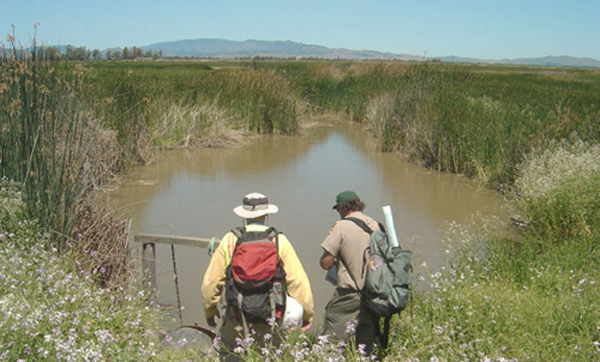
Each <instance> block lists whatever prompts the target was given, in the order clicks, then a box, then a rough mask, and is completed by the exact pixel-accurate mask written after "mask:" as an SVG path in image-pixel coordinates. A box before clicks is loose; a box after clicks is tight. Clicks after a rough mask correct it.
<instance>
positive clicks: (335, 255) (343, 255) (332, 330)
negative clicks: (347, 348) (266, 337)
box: [320, 190, 380, 353]
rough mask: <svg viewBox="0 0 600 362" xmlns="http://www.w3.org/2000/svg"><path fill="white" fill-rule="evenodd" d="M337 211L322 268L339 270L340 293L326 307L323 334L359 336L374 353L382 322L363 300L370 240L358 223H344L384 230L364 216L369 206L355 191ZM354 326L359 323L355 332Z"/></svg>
mask: <svg viewBox="0 0 600 362" xmlns="http://www.w3.org/2000/svg"><path fill="white" fill-rule="evenodd" d="M333 209H334V210H336V211H337V212H338V213H339V215H340V218H341V219H340V220H338V221H336V222H335V224H334V225H333V227H332V228H331V230H330V231H329V235H327V237H326V238H325V240H324V241H323V242H322V243H321V247H322V248H323V255H322V256H321V260H320V264H321V267H322V268H323V269H326V270H328V271H329V269H331V268H333V267H336V268H337V273H336V274H335V276H334V278H333V279H334V280H335V283H336V289H335V291H334V293H333V297H332V298H331V300H330V301H329V303H327V306H326V307H325V320H324V321H323V334H326V335H329V336H330V337H331V338H332V339H333V340H348V339H349V338H350V337H351V336H352V335H355V336H356V343H357V344H356V345H357V346H358V345H359V344H363V345H365V351H366V352H367V353H370V352H371V351H372V349H373V346H374V344H375V343H377V340H378V337H377V335H378V325H377V323H378V322H377V319H376V318H375V317H373V316H372V315H371V314H370V313H369V312H368V311H367V310H366V309H365V308H364V307H363V306H362V305H361V296H360V290H361V289H362V288H363V286H364V282H365V278H364V277H365V267H366V266H365V253H366V252H367V248H368V247H369V242H370V236H369V234H367V233H366V232H365V231H364V230H363V229H361V228H360V227H359V226H358V225H356V224H355V223H354V222H352V221H350V220H344V219H346V218H350V217H351V218H355V219H359V220H362V221H363V222H364V223H365V224H367V226H368V227H369V228H371V230H380V226H379V223H378V222H377V221H376V220H375V219H373V218H371V217H370V216H367V215H365V214H364V213H363V211H364V209H365V204H364V203H363V202H362V201H361V200H360V198H359V197H358V195H357V194H356V192H354V191H350V190H348V191H343V192H340V193H339V194H338V195H337V196H336V199H335V205H333ZM332 270H333V269H332ZM351 323H356V325H355V328H351V326H350V324H351Z"/></svg>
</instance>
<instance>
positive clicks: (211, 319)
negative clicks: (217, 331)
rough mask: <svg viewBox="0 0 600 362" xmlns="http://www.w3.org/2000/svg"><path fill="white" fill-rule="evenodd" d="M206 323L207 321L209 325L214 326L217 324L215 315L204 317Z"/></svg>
mask: <svg viewBox="0 0 600 362" xmlns="http://www.w3.org/2000/svg"><path fill="white" fill-rule="evenodd" d="M206 323H208V326H209V327H212V328H215V327H216V326H217V322H216V321H215V316H212V317H210V318H208V319H206Z"/></svg>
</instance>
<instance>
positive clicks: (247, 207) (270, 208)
mask: <svg viewBox="0 0 600 362" xmlns="http://www.w3.org/2000/svg"><path fill="white" fill-rule="evenodd" d="M277 211H279V208H278V207H277V206H275V205H271V204H269V199H268V198H267V197H266V196H265V195H263V194H259V193H258V192H253V193H250V194H248V195H246V196H244V199H243V200H242V204H241V205H240V206H237V207H236V208H234V209H233V212H235V213H236V215H238V216H239V217H243V218H244V219H253V218H255V217H259V216H263V215H267V214H275V213H276V212H277Z"/></svg>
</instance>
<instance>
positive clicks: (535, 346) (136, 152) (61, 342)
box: [0, 47, 600, 361]
mask: <svg viewBox="0 0 600 362" xmlns="http://www.w3.org/2000/svg"><path fill="white" fill-rule="evenodd" d="M0 66H1V68H0V94H1V95H2V98H1V99H0V129H1V130H2V133H1V134H0V174H1V175H2V176H4V177H6V178H8V179H10V180H14V181H16V182H18V183H17V184H16V185H13V184H12V183H11V182H9V181H6V180H5V181H3V184H2V188H1V190H2V191H3V195H2V199H3V205H9V204H10V205H12V204H17V203H21V201H20V200H23V201H24V202H22V203H21V204H19V205H20V206H18V207H16V206H15V207H11V208H4V209H2V210H3V213H2V216H1V217H0V236H2V240H0V245H1V249H2V263H1V264H2V265H8V264H9V263H12V262H14V260H13V261H11V260H12V259H11V258H13V255H22V254H21V253H30V254H31V255H33V254H34V253H37V252H38V251H40V252H44V253H48V254H44V255H43V256H41V257H40V256H37V254H36V256H33V257H30V259H27V260H26V261H24V262H23V263H22V264H21V263H15V265H23V267H22V270H23V271H22V272H16V273H12V272H11V273H12V274H10V275H11V277H10V278H7V277H5V278H4V279H2V280H3V282H2V283H3V284H2V285H0V288H2V293H1V295H2V297H0V298H1V302H0V316H1V317H2V318H0V320H2V322H1V323H0V345H2V347H3V348H0V349H2V350H7V351H9V352H7V353H10V355H9V354H6V355H5V356H3V357H6V358H7V359H9V360H15V359H18V358H25V359H27V358H33V357H35V356H46V357H48V356H50V357H49V358H50V359H64V358H66V357H65V356H68V355H67V354H65V353H67V352H66V347H65V346H66V345H68V346H71V347H72V346H74V345H75V344H74V343H75V342H76V341H77V342H78V343H80V344H79V345H78V347H77V348H71V350H73V351H77V353H79V352H81V353H84V352H85V351H89V353H97V354H95V355H94V356H96V355H97V356H101V357H98V358H97V359H98V360H101V359H103V358H104V359H107V358H108V359H140V360H144V359H157V360H167V359H177V358H192V357H190V353H192V354H193V355H194V358H197V359H202V358H205V357H204V356H203V355H202V354H201V353H197V354H194V353H193V352H190V351H189V350H188V351H185V352H184V351H181V353H180V354H178V353H179V352H178V351H177V347H176V346H174V350H167V351H164V350H159V349H158V346H157V344H156V343H154V342H153V341H152V339H150V338H149V337H148V335H149V332H148V331H150V330H152V329H153V328H154V327H155V326H156V319H157V318H158V315H157V314H153V312H147V310H146V309H145V304H144V301H145V300H146V299H147V298H148V297H147V296H145V295H144V294H143V293H141V295H139V293H140V292H141V291H140V289H139V288H138V286H137V284H136V283H135V282H134V281H135V278H133V277H132V269H131V265H130V262H129V259H127V258H125V257H124V256H125V255H126V253H127V250H126V244H125V241H126V238H127V235H126V234H127V232H126V230H127V228H126V223H125V222H124V221H123V220H121V219H120V218H119V215H117V214H115V213H114V211H111V210H109V209H108V208H105V207H103V206H101V203H99V202H97V199H96V197H95V196H96V195H97V194H98V193H99V192H100V190H101V189H102V187H103V186H104V185H105V184H106V183H107V182H109V181H110V180H111V179H112V178H113V177H115V175H118V174H120V173H122V172H126V170H127V169H128V167H130V166H131V165H134V164H138V163H146V162H152V160H153V156H154V152H155V150H157V149H160V148H173V147H194V146H208V147H213V146H230V145H235V144H237V143H241V142H244V140H245V139H247V138H248V137H251V136H252V135H254V134H261V133H281V134H292V135H293V134H301V132H302V127H304V125H305V124H306V123H307V120H310V119H311V117H312V116H318V115H331V114H334V115H336V116H338V117H340V118H344V119H349V120H352V121H356V122H361V123H363V124H364V125H365V127H366V128H368V129H369V130H370V132H372V133H373V134H374V135H375V136H376V137H377V138H378V139H379V140H380V142H381V148H382V151H387V152H401V153H403V154H406V155H407V156H408V157H410V159H412V160H413V161H414V162H418V163H421V164H423V165H425V166H427V167H431V168H434V169H437V170H441V171H448V172H457V173H462V174H465V175H467V176H469V177H476V178H479V179H482V180H484V181H485V182H487V183H488V185H489V186H490V187H491V188H495V189H498V190H500V191H501V192H503V193H504V194H505V195H506V196H507V197H508V198H509V199H510V205H511V207H512V208H513V211H514V214H519V215H520V220H519V225H520V227H518V228H517V227H512V226H511V227H507V226H505V225H504V224H503V223H499V222H497V221H494V220H490V221H487V220H486V221H484V220H476V221H474V224H473V225H450V226H449V228H448V232H449V233H448V238H447V245H448V250H447V255H448V259H447V260H448V261H447V265H446V266H445V267H444V268H443V269H441V270H436V271H431V275H429V276H428V279H430V281H431V283H432V287H431V290H430V291H429V292H428V293H426V294H424V295H419V296H415V301H414V303H413V307H412V310H411V311H406V312H404V313H403V314H402V316H401V318H396V319H394V321H393V330H392V338H391V341H392V345H391V348H390V349H389V350H388V351H385V352H382V353H381V354H380V356H379V357H380V358H381V359H385V358H388V359H389V360H395V359H402V360H486V359H490V360H559V359H567V360H582V361H587V360H592V359H595V358H596V359H597V358H598V354H599V353H600V352H599V348H600V329H599V328H600V325H599V324H598V321H599V320H600V314H599V313H600V312H599V311H600V306H599V305H598V303H599V302H598V301H597V300H598V299H600V298H598V295H600V290H599V287H598V245H599V237H600V236H599V235H600V231H599V229H598V227H599V225H598V220H599V219H600V215H598V210H599V206H600V202H599V196H598V195H600V192H599V191H600V190H599V188H600V181H599V180H600V171H599V170H598V167H599V165H600V152H599V150H598V140H599V138H600V128H599V127H598V126H597V124H598V120H599V117H600V102H599V100H600V99H599V97H600V96H599V95H600V92H599V87H600V74H599V73H598V72H597V71H595V70H591V69H554V68H529V67H498V66H468V65H445V64H432V63H425V64H410V63H395V62H389V63H380V62H377V63H376V62H360V63H359V62H341V61H314V62H284V61H269V62H253V61H219V62H217V61H214V62H212V61H211V62H185V61H177V62H96V63H74V62H61V61H56V60H49V59H45V58H43V57H36V56H35V54H33V55H32V54H31V53H27V54H25V53H23V52H20V51H19V50H18V49H17V48H16V47H13V49H12V51H11V52H9V53H4V54H3V56H2V58H1V63H0ZM10 185H13V186H10ZM8 190H12V191H10V192H9V191H8ZM6 200H12V201H10V202H8V201H6ZM27 220H32V221H27ZM31 260H37V261H35V262H34V261H31ZM59 260H60V261H61V264H64V265H63V266H64V268H66V269H64V270H65V272H72V275H73V276H72V278H73V279H71V276H69V277H68V278H67V277H65V276H64V274H61V275H62V276H56V277H55V276H44V277H42V276H39V275H37V274H36V273H35V271H34V270H38V271H39V270H47V269H48V268H50V266H46V265H45V264H44V265H42V261H43V262H44V263H45V262H49V263H50V264H51V265H53V267H55V265H54V264H53V263H57V262H58V261H59ZM36 263H39V264H36ZM19 268H20V267H19ZM19 268H17V269H15V270H18V269H19ZM28 268H29V269H28ZM2 273H3V274H2V275H3V276H6V275H8V271H6V270H5V269H3V270H2ZM70 275H71V274H70ZM44 278H47V279H52V280H55V279H56V280H69V283H72V286H74V288H70V289H73V290H75V289H77V290H88V289H85V288H88V285H89V288H91V285H95V286H96V288H99V290H102V291H104V292H100V293H101V294H102V295H105V294H103V293H106V295H110V297H109V298H110V300H111V302H115V301H117V302H116V304H115V307H114V308H117V309H110V308H108V304H110V303H108V302H107V300H105V299H102V298H100V297H98V298H100V299H97V301H94V302H93V303H96V304H100V305H101V306H102V307H103V308H104V307H106V308H104V309H102V310H99V311H97V313H98V314H97V315H99V316H100V317H98V318H96V320H97V321H101V320H103V319H104V320H106V319H108V321H106V323H105V324H102V323H99V322H98V324H96V323H95V322H94V321H92V320H87V319H86V320H84V319H83V318H84V317H82V316H80V315H78V314H77V310H80V309H82V307H81V306H80V305H79V304H77V303H78V302H76V301H77V300H80V298H81V296H79V295H71V294H61V293H62V292H61V293H44V294H43V295H44V296H45V298H47V300H46V302H47V303H46V304H39V305H37V304H36V305H35V306H34V305H33V304H32V303H31V302H29V304H26V303H23V302H22V301H23V300H24V299H23V298H25V300H38V299H40V298H42V297H41V295H40V294H39V290H42V291H44V290H46V291H47V290H48V289H47V288H48V287H46V286H44V285H43V284H40V280H42V279H44ZM86 278H87V279H86ZM75 279H77V282H76V281H75ZM80 279H81V282H82V283H84V284H85V285H86V286H85V287H84V286H81V287H80V286H75V283H79V281H80ZM86 283H89V284H86ZM17 284H21V285H22V288H20V289H19V290H18V292H17V291H15V286H16V285H17ZM77 285H79V284H77ZM50 289H51V290H54V289H53V288H50ZM67 289H69V288H67ZM64 293H67V292H66V291H65V292H64ZM90 293H92V292H86V295H87V294H90ZM67 295H68V297H67ZM136 296H137V297H136ZM19 298H21V299H19ZM128 298H133V299H131V300H133V301H134V302H131V303H121V301H123V300H125V301H128ZM42 299H43V298H42ZM51 303H56V304H57V305H58V306H59V307H56V310H61V313H65V314H66V316H64V317H63V318H62V319H61V321H60V322H56V321H55V319H52V318H50V317H48V318H50V319H48V320H44V319H40V320H44V322H43V323H40V325H34V322H33V321H31V320H29V319H23V318H19V317H15V316H16V315H21V316H22V315H25V312H30V309H31V308H34V307H37V308H38V312H36V313H41V312H39V310H42V309H44V310H53V309H50V308H48V306H49V305H50V304H51ZM89 303H90V304H91V303H92V302H89ZM105 304H106V305H105ZM27 308H29V309H27ZM127 308H130V309H127ZM32 310H33V309H32ZM146 312H147V313H146ZM317 312H319V311H317ZM136 313H137V314H136ZM154 313H155V312H154ZM36 315H37V314H36ZM109 315H113V316H115V317H114V318H110V317H109ZM117 316H118V317H117ZM127 318H131V321H133V320H135V321H136V322H135V323H133V322H131V321H130V320H128V319H127ZM47 325H50V326H53V327H52V328H50V329H48V330H46V329H43V332H36V331H37V330H40V328H46V327H47ZM82 326H86V327H85V329H83V328H82ZM125 327H127V328H125ZM129 327H132V328H131V329H128V328H129ZM70 330H73V331H75V332H69V331H70ZM15 331H17V332H16V333H15ZM84 331H88V332H89V331H93V332H91V333H93V336H91V335H87V334H85V333H84ZM88 332H86V333H88ZM69 333H71V334H69ZM73 333H74V334H73ZM107 333H108V334H107ZM132 333H133V334H135V335H136V337H135V338H139V339H132V338H134V337H132V336H131V334H132ZM33 334H35V335H33ZM46 336H48V337H46ZM61 336H62V337H61ZM102 336H103V337H102ZM108 336H110V338H109V337H108ZM324 338H325V337H324V336H313V335H310V336H306V335H302V334H299V335H292V337H290V339H288V342H287V344H285V345H284V346H281V347H280V348H279V349H277V348H275V347H273V349H270V350H269V351H258V350H254V349H252V347H248V349H249V352H248V353H249V360H259V359H264V358H266V357H265V356H270V357H272V358H279V359H282V360H286V359H287V360H311V359H313V360H314V359H325V358H328V357H332V358H334V359H335V358H341V357H343V356H345V358H348V359H349V360H360V359H362V358H363V357H361V355H360V351H358V352H357V351H355V350H351V351H350V352H348V351H346V352H344V351H342V350H338V349H340V348H337V349H336V348H329V349H326V348H322V347H323V346H324V345H327V344H329V343H327V341H326V338H325V339H324ZM90 340H91V341H93V342H89V343H95V346H100V345H101V346H103V347H102V348H98V349H94V348H95V347H93V346H92V345H91V344H89V343H88V342H84V341H90ZM129 340H133V341H134V343H138V344H139V345H140V346H143V348H141V349H139V350H137V352H134V351H133V350H132V349H131V347H130V346H131V345H130V344H129V342H123V341H129ZM86 343H88V344H86ZM153 343H154V344H153ZM338 347H339V346H338ZM32 351H38V352H36V353H39V354H38V355H35V354H33V355H32ZM92 351H94V352H92ZM264 353H266V355H265V354H264ZM153 354H155V355H156V357H153V356H152V355H153ZM92 355H93V354H90V356H92ZM32 356H33V357H32ZM77 356H78V357H74V358H75V359H78V358H80V359H85V358H81V355H80V354H79V355H77ZM174 356H175V357H174ZM177 356H178V357H177ZM276 356H277V357H276ZM206 358H208V357H206ZM89 359H90V360H94V358H93V357H89Z"/></svg>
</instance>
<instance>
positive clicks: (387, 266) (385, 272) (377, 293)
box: [345, 217, 412, 347]
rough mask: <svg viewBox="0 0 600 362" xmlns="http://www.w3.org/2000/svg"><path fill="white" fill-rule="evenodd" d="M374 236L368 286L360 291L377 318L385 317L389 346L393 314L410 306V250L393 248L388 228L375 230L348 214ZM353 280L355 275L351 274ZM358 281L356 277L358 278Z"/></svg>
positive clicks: (372, 237) (385, 345)
mask: <svg viewBox="0 0 600 362" xmlns="http://www.w3.org/2000/svg"><path fill="white" fill-rule="evenodd" d="M345 220H350V221H352V222H354V223H355V224H356V225H358V226H359V227H360V228H361V229H363V230H364V231H365V232H367V233H368V234H369V235H370V236H371V241H370V244H369V249H370V254H371V255H370V257H369V260H368V261H366V262H367V269H366V274H365V285H364V287H363V289H362V290H361V296H362V298H361V300H362V303H363V304H364V306H365V307H366V308H367V309H368V310H369V312H371V314H373V316H374V317H377V318H381V317H385V331H384V334H383V337H384V340H383V343H382V344H383V345H384V347H387V334H388V331H389V321H390V319H391V317H392V316H393V315H394V314H396V313H400V312H401V311H402V310H404V308H406V306H407V305H408V302H409V298H410V289H411V288H410V287H411V274H412V265H411V262H410V260H411V252H410V251H409V250H402V248H400V247H392V245H391V244H390V240H389V238H388V235H387V233H386V232H385V228H384V227H383V225H381V224H379V228H380V229H381V230H376V231H373V230H371V228H369V227H368V226H367V224H366V223H365V222H364V221H362V220H360V219H356V218H352V217H348V218H346V219H345ZM350 276H351V277H352V279H354V277H353V276H352V274H350ZM355 283H356V280H355Z"/></svg>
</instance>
